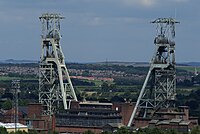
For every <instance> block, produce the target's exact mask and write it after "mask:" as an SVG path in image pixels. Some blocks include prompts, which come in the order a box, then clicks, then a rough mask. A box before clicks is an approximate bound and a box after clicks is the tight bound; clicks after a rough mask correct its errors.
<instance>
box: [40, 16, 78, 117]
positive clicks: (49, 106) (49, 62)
mask: <svg viewBox="0 0 200 134" xmlns="http://www.w3.org/2000/svg"><path fill="white" fill-rule="evenodd" d="M39 19H40V21H41V22H42V41H41V49H42V52H41V57H40V65H39V103H41V104H43V106H44V111H43V114H44V115H52V114H53V113H55V112H57V110H58V108H59V107H60V102H62V103H63V106H64V109H69V108H70V102H71V100H75V101H77V97H76V94H75V91H74V88H73V85H72V82H71V80H70V77H69V73H68V70H67V67H66V65H65V60H64V54H63V52H62V49H61V45H60V39H61V35H60V20H62V19H64V17H62V16H60V15H59V14H54V13H45V14H42V16H41V17H39Z"/></svg>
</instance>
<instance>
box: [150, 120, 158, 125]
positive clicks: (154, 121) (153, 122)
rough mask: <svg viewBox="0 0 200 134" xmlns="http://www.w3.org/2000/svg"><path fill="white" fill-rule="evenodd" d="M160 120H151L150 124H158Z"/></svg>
mask: <svg viewBox="0 0 200 134" xmlns="http://www.w3.org/2000/svg"><path fill="white" fill-rule="evenodd" d="M158 121H159V120H151V121H150V122H149V124H156V123H157V122H158Z"/></svg>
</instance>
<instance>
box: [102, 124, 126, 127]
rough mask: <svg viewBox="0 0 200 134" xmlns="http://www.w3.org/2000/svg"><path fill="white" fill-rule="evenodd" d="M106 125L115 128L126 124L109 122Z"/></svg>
mask: <svg viewBox="0 0 200 134" xmlns="http://www.w3.org/2000/svg"><path fill="white" fill-rule="evenodd" d="M105 126H111V127H113V128H121V127H123V126H124V124H122V123H108V124H106V125H105Z"/></svg>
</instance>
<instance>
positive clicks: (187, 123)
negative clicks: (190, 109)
mask: <svg viewBox="0 0 200 134" xmlns="http://www.w3.org/2000/svg"><path fill="white" fill-rule="evenodd" d="M190 123H191V121H181V122H180V123H179V125H187V126H188V125H189V124H190Z"/></svg>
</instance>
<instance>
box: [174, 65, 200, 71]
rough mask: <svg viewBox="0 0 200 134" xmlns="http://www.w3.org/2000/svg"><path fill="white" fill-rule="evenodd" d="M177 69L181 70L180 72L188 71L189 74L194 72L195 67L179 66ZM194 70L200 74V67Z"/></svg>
mask: <svg viewBox="0 0 200 134" xmlns="http://www.w3.org/2000/svg"><path fill="white" fill-rule="evenodd" d="M177 69H181V70H185V71H189V72H194V71H195V67H191V66H180V67H177ZM196 70H197V71H198V72H200V67H196Z"/></svg>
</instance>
